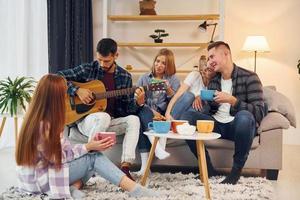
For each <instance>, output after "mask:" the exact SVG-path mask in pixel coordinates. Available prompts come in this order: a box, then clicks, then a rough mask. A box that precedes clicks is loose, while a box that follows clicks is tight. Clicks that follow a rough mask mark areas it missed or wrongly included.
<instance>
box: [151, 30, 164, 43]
mask: <svg viewBox="0 0 300 200" xmlns="http://www.w3.org/2000/svg"><path fill="white" fill-rule="evenodd" d="M154 32H155V33H156V34H153V35H150V37H151V38H153V39H154V42H155V43H162V42H163V40H162V39H161V38H162V37H167V36H169V33H165V32H166V31H165V30H164V29H155V30H154Z"/></svg>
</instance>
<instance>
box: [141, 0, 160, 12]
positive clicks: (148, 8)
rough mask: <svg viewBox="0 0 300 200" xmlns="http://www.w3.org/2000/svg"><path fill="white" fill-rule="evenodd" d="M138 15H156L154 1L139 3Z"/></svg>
mask: <svg viewBox="0 0 300 200" xmlns="http://www.w3.org/2000/svg"><path fill="white" fill-rule="evenodd" d="M139 3H140V15H156V12H155V10H154V8H155V4H156V1H154V0H143V1H140V2H139Z"/></svg>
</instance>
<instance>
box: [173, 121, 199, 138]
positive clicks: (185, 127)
mask: <svg viewBox="0 0 300 200" xmlns="http://www.w3.org/2000/svg"><path fill="white" fill-rule="evenodd" d="M195 131H196V126H193V125H189V124H188V123H184V124H181V125H178V126H177V132H178V134H180V135H193V134H194V133H195Z"/></svg>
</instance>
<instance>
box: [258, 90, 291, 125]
mask: <svg viewBox="0 0 300 200" xmlns="http://www.w3.org/2000/svg"><path fill="white" fill-rule="evenodd" d="M263 93H264V100H265V101H266V103H267V104H268V109H269V112H279V113H280V114H282V115H283V116H285V117H286V118H287V119H288V120H289V122H290V124H291V125H292V126H293V127H295V128H296V116H295V110H294V107H293V105H292V103H291V101H290V100H289V99H288V98H287V97H286V96H284V95H283V94H281V93H279V92H277V91H275V90H273V89H271V88H269V87H263Z"/></svg>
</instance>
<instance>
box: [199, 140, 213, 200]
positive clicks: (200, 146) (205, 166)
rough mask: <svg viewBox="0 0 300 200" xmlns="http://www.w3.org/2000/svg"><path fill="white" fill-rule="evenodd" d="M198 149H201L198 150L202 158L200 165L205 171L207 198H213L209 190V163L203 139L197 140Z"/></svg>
mask: <svg viewBox="0 0 300 200" xmlns="http://www.w3.org/2000/svg"><path fill="white" fill-rule="evenodd" d="M196 142H197V149H199V150H198V151H199V152H200V157H198V159H200V160H201V161H200V165H201V166H199V167H200V168H201V169H200V171H202V172H203V183H204V187H205V196H206V199H211V198H210V190H209V183H208V174H207V165H206V157H205V149H204V143H203V141H201V140H197V141H196Z"/></svg>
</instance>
